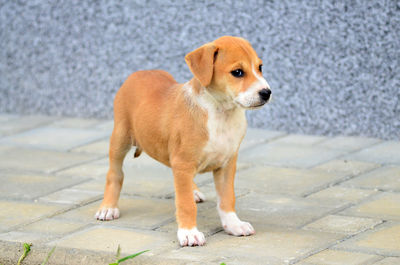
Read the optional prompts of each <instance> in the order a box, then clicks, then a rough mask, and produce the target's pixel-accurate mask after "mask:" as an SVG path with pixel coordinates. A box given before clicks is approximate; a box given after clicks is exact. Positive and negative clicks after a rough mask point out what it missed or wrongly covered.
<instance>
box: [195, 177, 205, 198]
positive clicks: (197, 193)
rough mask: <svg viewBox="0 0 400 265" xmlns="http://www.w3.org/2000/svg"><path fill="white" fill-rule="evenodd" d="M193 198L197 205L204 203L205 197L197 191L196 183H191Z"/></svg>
mask: <svg viewBox="0 0 400 265" xmlns="http://www.w3.org/2000/svg"><path fill="white" fill-rule="evenodd" d="M193 196H194V200H195V201H196V202H197V203H199V202H204V201H205V200H206V196H205V195H204V194H203V193H202V192H201V191H200V190H199V188H198V187H197V185H196V183H194V181H193Z"/></svg>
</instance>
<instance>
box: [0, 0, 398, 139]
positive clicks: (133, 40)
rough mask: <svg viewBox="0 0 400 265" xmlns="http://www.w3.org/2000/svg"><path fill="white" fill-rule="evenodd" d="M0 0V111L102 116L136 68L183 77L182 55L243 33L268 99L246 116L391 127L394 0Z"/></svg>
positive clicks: (356, 128)
mask: <svg viewBox="0 0 400 265" xmlns="http://www.w3.org/2000/svg"><path fill="white" fill-rule="evenodd" d="M244 2H245V1H243V3H239V1H232V0H224V1H216V2H215V3H213V2H208V1H207V2H204V1H200V0H198V1H187V2H186V3H185V4H182V1H162V0H149V1H139V0H136V1H131V0H124V1H121V2H118V3H115V2H114V1H67V0H64V1H49V2H45V1H38V0H37V1H34V0H29V1H24V0H20V1H4V0H3V1H0V111H1V112H12V113H45V114H46V113H47V114H53V115H54V114H58V115H70V116H88V117H108V118H109V117H112V103H113V96H114V94H115V92H116V90H117V89H118V88H119V86H120V85H121V84H122V82H123V81H124V79H125V78H126V77H127V76H128V75H129V74H130V73H131V72H133V71H136V70H139V69H151V68H161V69H165V70H168V71H169V72H171V73H172V74H173V75H174V76H175V77H176V79H177V80H178V81H180V82H183V81H185V80H187V79H189V78H190V77H191V74H190V72H189V70H188V68H187V66H186V65H185V62H184V55H185V54H186V53H187V52H189V51H191V50H193V49H194V48H196V47H198V46H200V45H201V44H203V43H205V42H208V41H211V40H213V39H215V38H217V37H219V36H221V35H239V36H242V37H245V38H247V39H248V40H249V41H250V42H251V43H252V44H253V46H254V47H255V49H256V51H257V52H258V53H259V55H260V57H261V58H262V59H263V60H264V73H265V76H266V77H267V80H268V81H269V83H270V85H271V87H272V89H273V98H274V100H273V102H272V104H270V105H269V106H267V107H266V108H264V109H262V110H260V111H253V112H249V113H248V118H249V124H250V125H251V126H256V127H263V128H269V129H277V130H286V131H290V132H299V133H311V134H328V135H336V134H346V135H365V136H373V137H380V138H386V139H398V138H399V137H400V103H399V102H400V74H399V71H400V70H399V69H400V2H399V1H395V0H393V1H390V0H387V1H377V0H374V1H361V0H359V1H339V2H341V3H338V1H327V0H323V1H287V0H285V1H258V0H250V1H246V3H244Z"/></svg>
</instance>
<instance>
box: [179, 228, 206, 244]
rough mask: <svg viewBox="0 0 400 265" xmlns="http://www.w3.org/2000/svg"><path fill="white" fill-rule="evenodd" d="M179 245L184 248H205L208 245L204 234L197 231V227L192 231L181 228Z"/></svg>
mask: <svg viewBox="0 0 400 265" xmlns="http://www.w3.org/2000/svg"><path fill="white" fill-rule="evenodd" d="M177 234H178V240H179V244H180V245H181V246H182V247H184V246H189V247H191V246H203V245H204V244H205V243H206V239H205V237H204V234H203V233H202V232H200V231H199V230H197V227H194V228H192V229H190V230H189V229H185V228H179V229H178V233H177Z"/></svg>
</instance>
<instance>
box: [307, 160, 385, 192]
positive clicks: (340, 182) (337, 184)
mask: <svg viewBox="0 0 400 265" xmlns="http://www.w3.org/2000/svg"><path fill="white" fill-rule="evenodd" d="M380 168H382V166H379V167H376V168H371V169H369V170H366V171H364V172H361V173H359V174H356V175H346V176H344V177H343V178H340V179H338V180H334V181H332V182H329V183H328V184H325V185H322V186H319V187H317V188H315V189H312V190H311V191H310V192H304V193H303V194H301V197H304V198H307V197H308V196H310V195H312V194H314V193H317V192H319V191H321V190H324V189H327V188H329V187H334V186H339V185H340V184H342V183H343V182H346V181H349V180H351V179H354V178H357V177H359V176H361V175H364V174H368V173H370V172H373V171H374V170H377V169H380ZM357 188H359V187H357ZM365 190H368V189H365ZM369 190H370V189H369Z"/></svg>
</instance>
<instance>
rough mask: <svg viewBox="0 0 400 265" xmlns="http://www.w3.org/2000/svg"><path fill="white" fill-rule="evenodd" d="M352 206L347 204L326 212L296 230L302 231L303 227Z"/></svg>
mask: <svg viewBox="0 0 400 265" xmlns="http://www.w3.org/2000/svg"><path fill="white" fill-rule="evenodd" d="M352 206H353V204H352V203H347V204H345V205H343V206H342V207H339V208H336V209H332V210H331V211H328V212H326V213H325V214H323V215H321V216H318V217H317V218H312V219H311V220H310V221H308V222H306V223H304V224H302V225H300V226H298V227H297V228H298V229H303V228H304V227H305V226H307V225H309V224H311V223H314V222H315V221H317V220H319V219H322V218H325V217H327V216H329V215H332V214H336V213H338V212H341V211H344V210H345V209H348V208H350V207H352Z"/></svg>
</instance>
